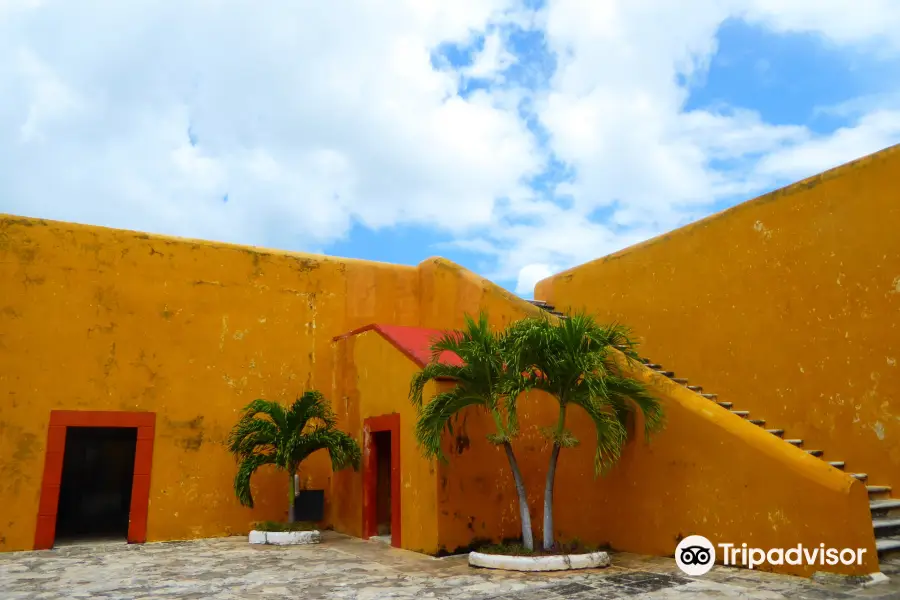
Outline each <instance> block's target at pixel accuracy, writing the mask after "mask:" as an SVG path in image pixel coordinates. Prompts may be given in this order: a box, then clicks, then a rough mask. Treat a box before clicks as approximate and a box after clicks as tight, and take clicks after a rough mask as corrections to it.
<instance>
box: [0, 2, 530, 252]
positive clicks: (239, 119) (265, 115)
mask: <svg viewBox="0 0 900 600" xmlns="http://www.w3.org/2000/svg"><path fill="white" fill-rule="evenodd" d="M511 4H512V2H508V1H507V0H474V1H472V0H466V1H454V2H437V1H430V2H425V1H420V0H416V1H412V0H410V1H408V2H390V3H378V4H377V5H375V4H371V3H361V2H348V1H344V2H338V3H336V4H335V3H332V4H331V5H329V6H328V7H327V8H326V7H324V6H323V5H321V4H315V3H294V2H276V3H268V4H266V5H265V6H257V5H256V4H251V3H246V2H227V3H224V4H221V5H220V4H215V5H214V4H210V3H208V2H203V1H199V0H198V1H194V2H185V3H178V4H173V3H159V2H138V1H135V2H128V3H117V4H115V5H113V6H109V5H108V3H105V2H97V3H93V4H90V3H77V4H76V3H70V2H64V1H61V0H57V1H56V2H46V3H45V4H43V5H42V6H38V7H37V8H31V9H28V8H27V7H19V8H17V10H13V11H8V14H7V16H6V17H5V18H4V20H3V21H2V22H0V23H2V24H0V53H2V54H3V55H4V56H8V57H12V58H13V60H12V61H5V64H6V65H7V68H6V69H4V70H2V71H0V92H2V93H0V96H3V97H4V103H3V106H2V107H0V148H2V152H3V155H8V156H9V157H10V158H11V160H8V161H4V162H3V164H2V165H0V181H2V182H3V183H2V184H0V185H2V186H3V188H4V189H3V194H2V197H3V201H2V202H3V206H2V209H3V210H8V211H12V212H20V213H25V214H40V215H41V216H47V217H51V218H54V217H55V218H63V219H73V220H79V221H90V222H96V223H100V224H107V225H115V226H125V227H134V228H141V229H150V230H154V231H164V232H171V233H177V234H190V235H197V236H204V237H212V238H218V239H227V240H237V241H254V242H257V243H277V244H283V245H291V246H294V247H296V246H298V245H306V246H308V245H310V244H318V243H321V242H327V241H331V240H334V239H336V238H337V237H339V236H341V235H343V234H344V233H345V232H346V230H347V228H348V227H349V223H350V220H351V219H356V220H359V221H360V222H362V223H363V224H365V225H367V226H371V227H377V226H383V225H390V224H395V223H397V222H400V221H406V222H412V223H417V222H418V223H428V224H433V223H437V224H440V225H441V226H443V227H446V228H448V229H450V230H461V229H465V228H468V227H471V226H478V225H485V224H488V223H489V222H490V221H491V219H492V216H493V212H494V203H495V201H496V199H497V198H499V197H503V196H509V195H520V194H521V193H522V191H523V183H522V182H523V178H524V177H527V176H528V175H529V174H530V173H533V172H536V170H537V169H539V168H540V164H541V160H542V159H541V154H540V152H539V150H538V148H537V145H536V143H535V141H534V139H533V138H532V136H531V134H530V133H529V132H528V130H527V128H526V126H525V124H524V123H522V122H521V121H520V119H519V118H518V115H517V114H516V113H515V111H511V110H509V108H508V106H505V105H504V101H503V99H502V98H495V97H493V96H492V95H490V94H487V93H481V94H475V95H473V96H471V97H468V98H466V99H463V98H461V97H459V96H457V95H456V90H457V85H458V80H459V76H460V75H459V73H456V72H453V71H445V70H439V69H435V68H434V67H433V66H432V64H431V58H430V56H431V55H430V52H431V51H432V50H433V49H435V48H436V47H438V45H439V44H441V43H445V42H458V43H467V42H468V41H470V40H471V39H473V36H476V35H478V34H479V33H481V32H484V31H486V30H487V29H488V27H489V26H491V27H495V26H496V24H497V23H502V22H504V21H505V20H508V18H511V17H510V16H509V7H510V5H511ZM498 43H499V41H498V38H497V37H496V36H489V37H488V44H487V45H486V48H485V51H486V52H491V53H494V54H493V56H492V57H488V58H486V59H485V60H483V61H482V62H480V63H477V65H480V66H479V67H478V68H479V69H481V70H482V72H483V74H484V75H490V70H491V69H496V68H502V66H503V65H504V64H508V59H507V58H506V54H504V51H503V49H502V47H501V46H499V45H498ZM486 61H487V62H486ZM490 61H494V64H493V65H491V64H489V62H490ZM0 69H2V67H0ZM76 99H77V100H78V103H76V102H75V100H76ZM76 107H77V108H78V109H79V110H78V111H75V110H74V109H75V108H76ZM189 128H190V130H191V132H192V134H193V135H194V136H196V140H197V144H196V146H192V145H191V143H190V140H189V135H188V130H189ZM9 132H16V133H17V135H16V136H14V137H11V136H10V133H9ZM18 132H21V134H20V135H19V134H18ZM49 172H52V173H54V174H55V176H54V177H52V178H47V177H41V174H43V173H49ZM226 194H227V195H228V202H227V203H225V202H224V201H223V199H224V198H225V195H226ZM448 205H453V206H454V210H452V211H447V210H446V209H445V207H446V206H448Z"/></svg>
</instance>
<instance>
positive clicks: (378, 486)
mask: <svg viewBox="0 0 900 600" xmlns="http://www.w3.org/2000/svg"><path fill="white" fill-rule="evenodd" d="M372 443H373V445H374V450H375V456H376V467H375V468H376V470H377V475H376V478H375V516H376V521H375V535H376V536H377V537H378V538H380V539H381V540H382V541H384V542H386V543H388V544H390V543H391V432H390V431H377V432H375V433H373V434H372Z"/></svg>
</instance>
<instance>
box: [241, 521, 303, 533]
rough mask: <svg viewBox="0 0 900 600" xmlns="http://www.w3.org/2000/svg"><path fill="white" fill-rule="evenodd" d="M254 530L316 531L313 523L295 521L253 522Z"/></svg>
mask: <svg viewBox="0 0 900 600" xmlns="http://www.w3.org/2000/svg"><path fill="white" fill-rule="evenodd" d="M253 529H254V531H317V530H318V529H319V528H318V527H316V524H315V523H308V522H305V521H297V522H295V523H282V522H281V521H260V522H259V523H254V524H253Z"/></svg>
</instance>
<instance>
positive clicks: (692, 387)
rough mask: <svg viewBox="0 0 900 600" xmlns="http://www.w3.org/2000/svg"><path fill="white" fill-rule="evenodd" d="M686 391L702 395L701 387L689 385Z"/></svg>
mask: <svg viewBox="0 0 900 600" xmlns="http://www.w3.org/2000/svg"><path fill="white" fill-rule="evenodd" d="M687 389H689V390H691V391H692V392H697V393H698V394H701V393H703V386H702V385H689V386H687Z"/></svg>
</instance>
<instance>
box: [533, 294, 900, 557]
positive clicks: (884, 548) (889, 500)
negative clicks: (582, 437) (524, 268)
mask: <svg viewBox="0 0 900 600" xmlns="http://www.w3.org/2000/svg"><path fill="white" fill-rule="evenodd" d="M531 303H532V304H534V305H535V306H537V307H539V308H541V309H543V310H545V311H546V312H548V313H550V314H552V315H555V316H557V317H559V318H562V319H565V318H567V317H566V315H564V314H563V313H561V312H559V311H557V310H555V307H553V306H552V305H550V304H547V303H546V302H542V301H540V300H532V301H531ZM641 362H643V363H644V365H645V366H646V367H647V368H648V369H653V370H654V371H656V372H657V373H659V374H660V375H663V376H664V377H668V378H669V379H671V380H672V381H674V382H675V383H679V384H681V385H683V386H685V387H687V389H689V390H691V391H692V392H695V393H697V394H700V395H701V396H702V397H704V398H706V399H707V400H709V401H710V402H715V403H716V404H717V405H719V406H720V407H722V409H723V410H727V411H730V412H732V413H734V414H735V415H737V416H739V417H741V418H743V419H746V420H747V421H749V422H751V423H753V424H754V425H757V426H759V427H762V428H764V429H765V430H766V431H768V432H769V433H771V434H772V435H774V436H776V437H779V438H781V439H783V440H784V441H785V442H787V443H788V444H791V445H792V446H795V447H797V448H799V449H802V450H804V451H805V452H807V453H808V454H811V455H812V456H815V457H818V458H823V457H824V454H825V453H824V452H823V451H822V450H810V449H807V448H805V447H804V443H803V440H801V439H796V438H790V437H787V436H786V435H785V431H784V429H778V428H772V427H771V425H767V424H766V420H765V419H751V418H750V411H747V410H737V409H736V408H735V407H734V406H733V404H732V403H731V402H723V401H720V400H719V397H718V395H717V394H710V393H707V392H705V391H704V390H703V386H700V385H688V380H687V379H685V378H683V377H675V373H674V372H673V371H667V370H666V369H665V368H664V367H663V366H662V365H660V364H658V363H655V362H653V361H651V360H650V359H647V358H642V359H641ZM828 464H830V465H831V466H832V467H834V468H835V469H839V470H841V471H845V470H846V469H845V466H846V465H845V464H844V461H842V460H834V461H832V460H829V461H828ZM850 476H851V477H854V478H855V479H858V480H859V481H861V482H863V483H865V484H866V489H868V491H869V510H870V511H871V513H872V526H873V528H874V530H875V547H876V549H877V550H878V555H879V557H883V556H884V555H885V554H887V553H889V552H898V551H900V500H898V499H896V498H893V497H891V488H890V486H886V485H872V484H870V483H869V476H868V475H867V474H866V473H853V472H850Z"/></svg>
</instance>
